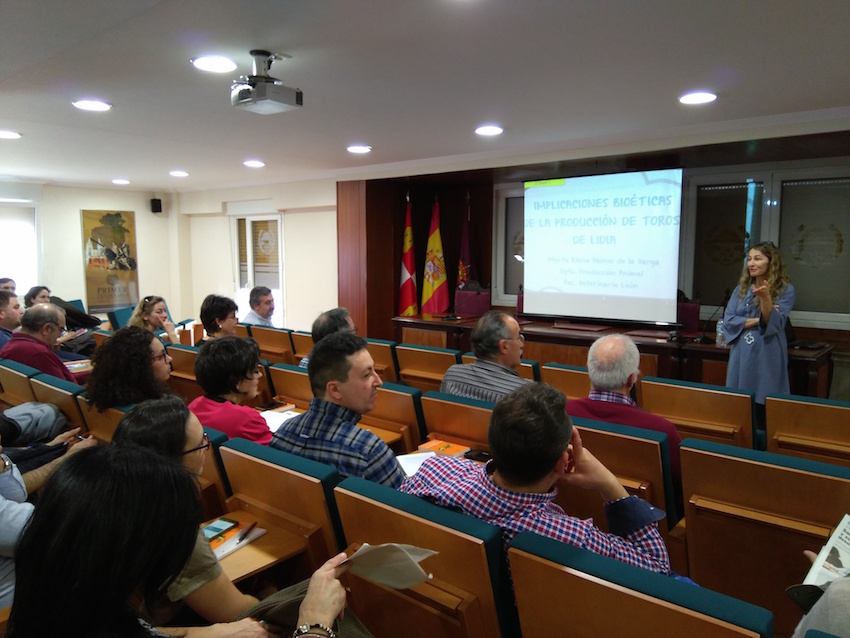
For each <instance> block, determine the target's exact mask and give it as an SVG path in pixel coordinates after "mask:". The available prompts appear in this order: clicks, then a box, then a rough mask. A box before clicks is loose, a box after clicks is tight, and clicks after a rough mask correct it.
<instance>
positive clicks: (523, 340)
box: [517, 332, 525, 343]
mask: <svg viewBox="0 0 850 638" xmlns="http://www.w3.org/2000/svg"><path fill="white" fill-rule="evenodd" d="M517 339H519V342H520V343H525V335H524V334H522V333H521V332H520V333H519V335H517Z"/></svg>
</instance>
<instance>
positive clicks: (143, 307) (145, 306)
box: [127, 295, 180, 343]
mask: <svg viewBox="0 0 850 638" xmlns="http://www.w3.org/2000/svg"><path fill="white" fill-rule="evenodd" d="M127 325H128V326H138V327H139V328H144V329H145V330H150V331H151V332H156V331H157V330H162V331H163V332H164V333H165V334H164V335H162V338H163V339H165V340H167V341H170V342H171V343H180V339H179V337H178V336H177V330H176V329H175V328H174V324H173V323H171V320H170V319H169V318H168V309H167V308H166V307H165V299H163V298H162V297H157V296H156V295H151V296H149V297H145V298H144V299H142V300H141V301H140V302H139V305H138V306H136V309H135V310H134V311H133V316H131V317H130V320H129V321H128V322H127Z"/></svg>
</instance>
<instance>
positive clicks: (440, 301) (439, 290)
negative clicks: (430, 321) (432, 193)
mask: <svg viewBox="0 0 850 638" xmlns="http://www.w3.org/2000/svg"><path fill="white" fill-rule="evenodd" d="M448 309H449V282H448V278H447V277H446V258H445V257H444V256H443V241H442V239H440V203H439V202H434V206H433V207H432V208H431V230H430V232H429V233H428V247H427V250H426V252H425V277H424V281H423V282H422V312H423V313H429V314H436V313H440V312H445V311H446V310H448Z"/></svg>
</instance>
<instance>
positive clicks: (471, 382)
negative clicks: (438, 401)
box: [440, 359, 533, 403]
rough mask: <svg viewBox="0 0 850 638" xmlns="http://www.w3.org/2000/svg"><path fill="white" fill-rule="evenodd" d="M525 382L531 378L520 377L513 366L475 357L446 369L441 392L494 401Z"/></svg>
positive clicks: (529, 381)
mask: <svg viewBox="0 0 850 638" xmlns="http://www.w3.org/2000/svg"><path fill="white" fill-rule="evenodd" d="M526 383H533V381H531V379H523V378H522V377H520V376H519V373H518V372H517V371H516V370H514V369H513V368H509V367H507V366H503V365H502V364H501V363H496V362H495V361H487V360H486V359H476V360H475V361H473V362H472V363H468V364H464V363H458V364H455V365H453V366H452V367H451V368H449V369H448V370H446V374H445V376H444V377H443V382H442V384H440V392H446V393H447V394H453V395H455V396H458V397H466V398H467V399H480V400H482V401H490V402H491V403H495V402H496V401H498V400H499V399H501V398H502V397H503V396H505V395H506V394H510V393H511V392H513V391H514V390H516V389H517V388H518V387H520V386H523V385H525V384H526Z"/></svg>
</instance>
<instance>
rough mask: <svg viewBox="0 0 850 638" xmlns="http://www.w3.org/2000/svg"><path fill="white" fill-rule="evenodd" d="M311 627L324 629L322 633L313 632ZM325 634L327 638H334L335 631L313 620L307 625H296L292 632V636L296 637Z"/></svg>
mask: <svg viewBox="0 0 850 638" xmlns="http://www.w3.org/2000/svg"><path fill="white" fill-rule="evenodd" d="M313 629H321V630H322V631H324V632H325V633H324V634H319V633H313ZM323 635H327V636H328V637H329V638H336V632H335V631H334V630H333V629H331V628H330V627H328V626H327V625H323V624H322V623H318V622H314V623H313V624H312V625H308V624H307V623H304V624H303V625H298V627H296V628H295V631H293V632H292V638H298V636H323Z"/></svg>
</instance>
